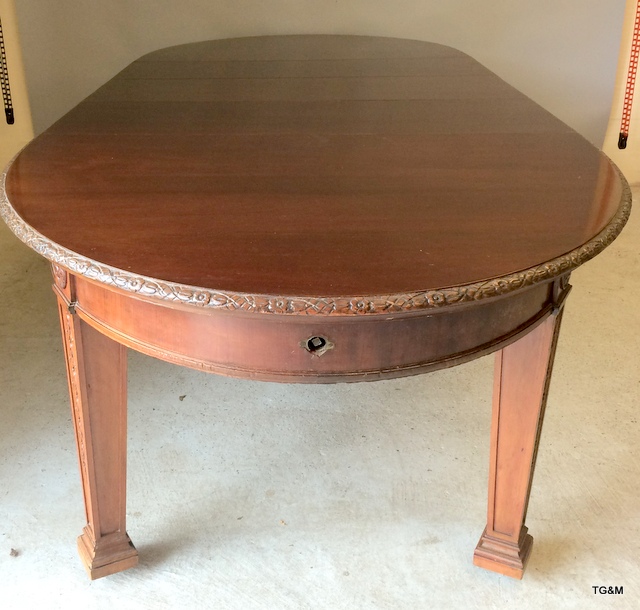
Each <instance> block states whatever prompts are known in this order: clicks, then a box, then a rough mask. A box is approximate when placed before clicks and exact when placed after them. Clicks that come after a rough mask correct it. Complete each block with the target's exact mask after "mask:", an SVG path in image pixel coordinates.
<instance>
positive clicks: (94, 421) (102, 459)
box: [55, 270, 138, 579]
mask: <svg viewBox="0 0 640 610" xmlns="http://www.w3.org/2000/svg"><path fill="white" fill-rule="evenodd" d="M56 272H57V274H56V275H55V279H56V284H55V286H56V292H57V293H58V309H59V312H60V326H61V328H62V338H63V342H64V349H65V360H66V363H67V378H68V381H69V395H70V397H71V411H72V417H73V425H74V430H75V435H76V446H77V448H78V459H79V462H80V475H81V478H82V490H83V493H84V503H85V512H86V517H87V525H86V526H85V528H84V531H83V533H82V535H81V536H80V537H79V538H78V549H79V552H80V557H81V559H82V561H83V563H84V565H85V567H86V569H87V572H88V573H89V576H90V577H91V579H95V578H100V577H102V576H108V575H109V574H113V573H114V572H119V571H121V570H125V569H127V568H130V567H133V566H135V565H137V563H138V552H137V551H136V549H135V547H134V546H133V544H132V543H131V540H130V539H129V536H128V534H127V532H126V491H127V490H126V461H127V354H126V349H125V347H124V346H123V345H121V344H119V343H117V342H115V341H113V340H111V339H109V338H108V337H107V336H106V335H104V334H102V333H100V332H98V331H97V330H95V329H94V328H93V327H91V326H90V325H89V324H87V323H86V322H84V321H83V320H82V319H81V318H80V317H78V316H77V315H75V311H74V306H73V304H72V301H70V300H69V298H68V297H69V296H70V295H72V294H73V284H72V283H69V282H68V280H67V278H66V276H65V275H62V274H61V273H60V271H59V270H56ZM62 273H64V272H62Z"/></svg>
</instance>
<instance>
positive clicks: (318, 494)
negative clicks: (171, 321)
mask: <svg viewBox="0 0 640 610" xmlns="http://www.w3.org/2000/svg"><path fill="white" fill-rule="evenodd" d="M635 194H636V196H637V195H638V194H640V191H638V190H636V191H635ZM638 244H640V212H639V211H638V210H637V209H636V210H635V211H634V212H632V215H631V220H630V222H629V225H628V227H627V228H626V229H625V230H624V231H623V233H622V235H621V236H620V238H619V239H618V240H617V241H616V242H615V243H614V244H613V245H612V246H611V247H610V248H609V249H607V250H606V251H605V252H604V253H603V254H602V255H600V256H598V257H597V258H596V259H595V260H593V261H592V262H590V263H589V264H588V270H587V271H586V272H583V270H582V269H578V270H577V271H576V272H575V273H574V274H573V276H572V284H573V285H574V290H573V291H572V293H571V296H570V297H569V300H568V303H567V307H566V312H565V317H564V321H563V331H562V334H561V338H560V344H559V347H558V353H557V356H556V363H555V370H554V377H553V381H552V384H551V391H550V395H549V404H548V409H547V415H546V419H545V428H544V430H543V434H542V441H541V446H540V455H539V459H538V466H537V469H536V476H535V478H534V482H533V491H532V496H531V503H530V507H529V515H528V518H527V525H528V527H529V531H530V533H531V534H532V535H533V537H534V540H535V542H534V547H533V552H532V556H531V560H530V563H529V567H528V570H527V572H526V574H525V577H524V580H523V581H521V582H519V581H515V580H511V579H509V578H506V577H503V576H499V575H497V574H492V573H489V572H486V571H483V570H480V569H478V568H475V567H474V566H473V565H472V555H473V549H474V547H475V544H476V542H477V539H478V537H479V536H480V534H481V533H482V529H483V527H484V524H485V514H486V489H485V485H484V480H486V477H487V468H488V447H489V422H490V408H491V405H490V400H491V384H492V366H493V358H492V357H487V358H483V359H480V360H477V361H475V362H472V363H470V364H467V365H463V366H460V367H457V368H454V369H450V370H445V371H440V372H437V373H431V374H429V375H423V376H419V377H413V378H408V379H400V380H396V381H384V382H378V383H369V384H366V383H363V384H351V385H347V384H339V385H326V386H297V385H296V386H290V385H279V384H274V383H261V382H247V381H239V380H233V379H226V378H223V377H218V376H214V375H207V374H204V373H198V372H195V371H189V370H186V369H183V368H179V367H177V366H173V365H169V364H166V363H163V362H159V361H155V360H153V359H151V358H148V357H145V356H141V355H139V354H136V353H130V359H129V363H130V383H129V496H128V509H129V513H128V531H129V533H130V534H131V537H132V538H133V539H134V540H135V542H136V546H137V547H138V550H139V552H140V565H139V566H138V567H137V568H134V569H132V570H130V571H128V572H125V573H122V574H117V575H114V576H112V577H109V578H106V579H102V580H98V581H95V582H90V581H89V580H88V578H87V576H86V574H85V572H84V570H83V569H82V567H81V564H80V561H79V559H78V556H77V551H76V544H75V539H76V537H77V536H78V535H79V534H80V533H81V530H82V526H83V525H84V514H83V505H82V495H81V489H80V477H79V474H78V467H77V459H76V454H75V447H74V440H73V430H72V424H71V417H70V410H69V405H68V397H67V385H66V380H65V373H64V360H63V355H62V344H61V340H60V336H59V328H58V319H57V311H56V304H55V300H54V296H53V293H52V292H51V290H50V288H49V284H50V279H49V268H48V266H47V264H46V263H45V261H44V260H42V259H40V258H39V257H38V256H37V255H36V254H35V253H34V252H32V251H30V250H29V249H27V248H26V247H24V246H23V245H22V244H20V243H19V242H18V240H17V239H15V238H14V237H13V236H12V235H11V234H10V233H9V231H8V230H7V228H6V227H4V225H2V226H0V294H1V295H2V298H1V299H0V308H1V311H0V482H1V484H0V591H1V598H0V606H2V607H3V608H7V609H10V610H14V609H16V610H21V609H23V608H24V609H30V608H34V607H39V608H45V609H49V608H76V607H80V606H81V605H84V606H85V607H89V608H92V607H96V608H107V607H117V608H122V609H127V608H132V609H134V608H141V609H143V608H149V609H154V610H156V609H162V608H223V609H227V608H229V609H233V608H238V609H242V610H248V609H253V608H256V609H269V610H272V609H275V608H278V609H289V608H290V609H296V610H298V609H305V608H331V609H337V608H349V609H352V608H358V609H359V608H389V609H397V608H406V609H413V608H460V607H466V608H503V607H504V608H506V607H518V608H536V609H537V608H540V607H541V603H542V605H543V606H545V607H548V608H585V607H588V606H587V605H588V604H589V603H590V601H591V600H593V598H594V597H599V596H601V594H600V593H594V589H593V587H594V586H606V587H607V589H608V588H609V587H612V588H615V587H623V590H624V593H623V595H618V597H619V598H622V599H617V604H616V606H617V607H621V608H622V607H629V608H631V607H637V604H638V603H639V600H640V597H639V594H638V590H639V588H640V566H639V565H638V540H639V539H640V525H639V524H640V502H639V499H640V497H639V492H638V489H639V488H640V425H639V423H638V422H639V419H640V413H639V410H638V397H639V396H640V382H639V375H638V371H639V370H640V316H639V315H638V310H639V309H638V307H639V306H638V302H639V301H640V247H639V245H638ZM607 286H611V288H607ZM541 600H544V601H542V602H541ZM600 601H602V600H600ZM591 603H593V602H592V601H591ZM589 607H590V606H589Z"/></svg>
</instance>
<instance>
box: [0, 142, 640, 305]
mask: <svg viewBox="0 0 640 610" xmlns="http://www.w3.org/2000/svg"><path fill="white" fill-rule="evenodd" d="M19 154H20V153H18V154H17V155H16V156H15V157H14V158H13V159H12V160H11V161H10V162H9V164H8V165H7V167H6V168H5V169H4V171H3V172H2V175H1V176H0V217H2V218H3V220H4V221H5V223H6V224H7V226H8V227H9V229H10V230H11V231H12V232H13V233H14V234H15V235H16V237H18V239H20V240H21V241H22V242H24V243H25V244H26V245H27V246H29V247H30V248H31V249H33V250H35V251H36V252H37V253H38V254H40V255H41V256H43V257H44V258H45V259H47V260H49V261H50V262H51V263H52V264H53V265H54V271H55V270H58V274H59V275H61V273H60V272H61V271H62V270H63V269H64V270H67V271H69V272H70V273H72V274H74V275H78V276H81V277H84V278H87V279H89V280H93V281H96V282H98V283H101V284H105V285H107V286H110V287H113V288H115V289H119V290H122V291H124V292H128V293H131V294H132V295H137V296H139V297H143V298H148V299H151V300H158V301H164V302H166V303H171V302H174V303H181V304H186V305H192V306H196V307H200V308H205V309H214V310H227V311H244V312H247V313H265V314H268V313H272V314H291V315H305V314H307V315H314V314H315V315H342V316H344V315H376V314H378V315H384V314H390V313H401V312H409V311H420V310H428V309H438V308H443V307H448V306H454V305H462V304H465V303H471V302H476V301H480V300H484V299H490V298H496V297H500V296H505V295H507V294H509V293H512V292H515V291H517V290H522V289H524V288H528V287H530V286H534V285H535V284H539V283H542V282H549V281H551V280H553V279H555V278H558V277H561V276H563V275H566V274H568V273H570V272H571V271H573V270H574V269H576V268H577V267H579V266H580V265H582V264H584V263H586V262H587V261H588V260H590V259H592V258H593V257H594V256H596V255H597V254H599V253H600V252H602V250H604V249H605V248H606V247H607V246H608V245H609V244H611V242H613V240H614V239H615V238H616V237H617V236H618V235H619V234H620V232H621V231H622V229H623V227H624V225H625V224H626V222H627V220H628V219H629V215H630V214H631V199H632V195H631V188H630V186H629V184H628V182H627V180H626V179H625V177H624V176H623V174H622V172H621V171H620V170H619V168H618V167H617V166H616V165H615V164H614V163H613V162H611V161H610V163H611V165H612V166H613V168H614V169H615V170H616V172H617V174H618V176H619V178H620V181H621V183H622V196H621V199H620V204H619V206H618V209H617V211H616V213H615V214H614V215H613V217H612V218H611V220H610V221H609V222H608V223H607V225H606V226H605V227H604V229H602V231H600V232H599V233H598V234H597V235H596V236H595V237H593V238H592V239H590V240H589V241H587V242H585V243H584V244H582V245H581V246H579V247H577V248H575V249H574V250H571V251H570V252H568V253H566V254H563V255H561V256H558V257H556V258H554V259H552V260H550V261H548V262H545V263H543V264H541V265H537V266H534V267H530V268H529V269H525V270H522V271H517V272H515V273H510V274H507V275H505V276H501V277H497V278H492V279H488V280H483V281H479V282H473V283H470V284H463V285H460V286H452V287H446V288H441V289H435V290H426V291H416V292H411V293H397V294H389V295H374V296H338V297H317V296H274V295H266V294H248V293H226V292H221V291H218V290H212V289H209V288H200V287H197V286H190V285H184V284H177V283H173V282H169V281H163V280H156V279H153V278H150V277H146V276H142V275H136V274H135V273H131V272H128V271H124V270H122V269H118V268H115V267H111V266H109V265H105V264H103V263H99V262H97V261H95V260H93V259H90V258H88V257H86V256H82V255H80V254H78V253H76V252H73V251H72V250H68V249H67V248H64V247H63V246H60V245H58V244H56V243H55V242H53V241H51V240H50V239H48V238H46V237H45V236H44V235H42V234H41V233H39V232H38V231H37V230H36V229H34V228H33V227H32V226H31V225H29V224H28V223H27V222H25V221H24V220H23V219H22V218H21V217H20V216H19V214H18V213H17V212H16V211H15V210H14V208H13V206H12V205H11V203H10V201H9V198H8V195H7V192H6V188H5V184H6V178H7V173H8V172H9V169H10V168H11V166H12V164H13V162H14V161H15V159H16V158H17V157H18V155H19ZM57 279H59V280H61V279H62V278H61V277H58V278H57Z"/></svg>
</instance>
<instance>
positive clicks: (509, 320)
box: [54, 274, 554, 383]
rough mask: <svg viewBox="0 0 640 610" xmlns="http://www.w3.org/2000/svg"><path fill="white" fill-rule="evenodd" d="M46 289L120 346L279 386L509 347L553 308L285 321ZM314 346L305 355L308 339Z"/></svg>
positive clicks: (517, 297) (376, 375) (508, 303)
mask: <svg viewBox="0 0 640 610" xmlns="http://www.w3.org/2000/svg"><path fill="white" fill-rule="evenodd" d="M54 290H56V292H57V293H58V295H59V296H60V297H61V298H63V300H65V301H67V303H68V305H69V306H70V307H72V308H73V310H74V311H75V312H76V313H77V314H78V315H79V316H80V317H81V318H82V319H83V320H85V321H86V322H87V323H88V324H90V325H91V326H93V327H94V328H96V329H97V330H99V331H100V332H102V333H104V334H106V335H108V336H110V337H111V338H113V339H115V340H116V341H118V342H119V343H122V344H124V345H126V346H127V347H130V348H132V349H135V350H137V351H140V352H142V353H145V354H148V355H151V356H154V357H156V358H160V359H161V360H166V361H169V362H173V363H176V364H180V365H183V366H189V367H191V368H195V369H200V370H206V371H211V372H215V373H219V374H223V375H228V376H233V377H241V378H250V379H261V380H266V381H282V382H288V383H304V382H307V383H319V382H320V383H322V382H326V383H331V382H341V381H366V380H377V379H384V378H393V377H402V376H408V375H415V374H418V373H423V372H427V371H429V370H436V369H439V368H445V367H449V366H453V365H456V364H460V363H462V362H465V361H469V360H472V359H474V358H477V357H479V356H482V355H485V354H488V353H491V352H493V351H496V350H498V349H501V348H502V347H504V346H506V345H509V344H510V343H512V342H513V341H515V340H517V339H518V338H519V337H521V336H523V335H524V334H526V333H527V332H529V331H530V330H532V329H533V328H534V327H535V326H536V325H537V324H539V323H540V322H542V321H543V320H544V319H545V318H546V317H547V316H548V315H549V314H550V313H551V312H552V310H553V307H554V290H553V283H545V284H538V285H534V286H532V287H530V288H527V289H526V290H522V291H519V292H515V293H512V294H510V295H508V296H504V297H501V298H496V299H487V300H486V301H483V302H478V303H474V304H471V305H465V306H458V307H456V306H453V307H446V308H437V309H429V310H422V311H419V312H403V313H394V314H389V315H384V314H378V315H351V316H336V315H324V316H323V315H290V314H264V313H257V314H256V313H253V314H249V313H245V312H237V311H233V312H231V311H224V310H223V311H220V310H213V309H206V308H197V307H193V306H186V307H176V306H175V305H173V306H167V305H166V304H164V303H161V302H154V301H152V300H150V299H145V298H141V297H139V296H137V295H132V294H131V293H127V292H124V291H119V290H114V289H112V288H110V287H105V286H103V285H101V284H98V283H96V282H92V281H89V280H86V279H85V278H81V277H78V276H74V275H71V274H70V275H69V281H68V282H66V283H65V287H64V289H61V288H60V286H57V285H55V284H54ZM316 337H317V338H319V340H316V341H315V343H316V344H319V349H314V347H316V346H314V342H313V341H312V342H311V343H310V340H312V339H313V338H316Z"/></svg>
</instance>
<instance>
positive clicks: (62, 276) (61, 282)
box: [51, 263, 68, 290]
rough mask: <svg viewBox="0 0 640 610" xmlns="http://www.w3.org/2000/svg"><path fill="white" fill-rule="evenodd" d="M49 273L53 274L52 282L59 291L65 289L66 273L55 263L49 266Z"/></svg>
mask: <svg viewBox="0 0 640 610" xmlns="http://www.w3.org/2000/svg"><path fill="white" fill-rule="evenodd" d="M51 273H52V274H53V281H54V282H55V284H56V286H57V287H58V288H60V290H64V289H65V288H66V287H67V280H68V273H67V272H66V271H65V270H64V269H63V268H62V267H60V266H59V265H56V264H55V263H52V264H51Z"/></svg>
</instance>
